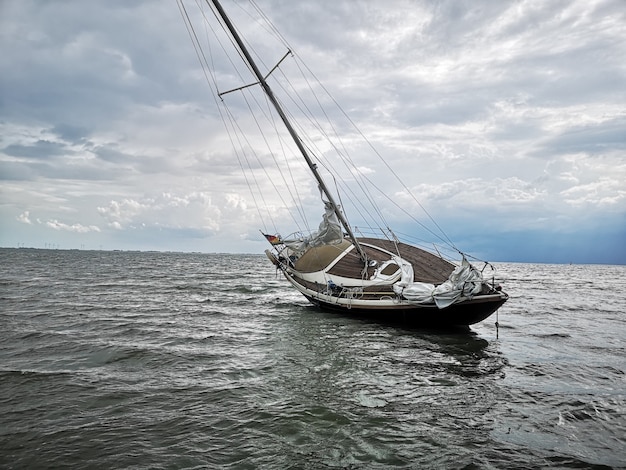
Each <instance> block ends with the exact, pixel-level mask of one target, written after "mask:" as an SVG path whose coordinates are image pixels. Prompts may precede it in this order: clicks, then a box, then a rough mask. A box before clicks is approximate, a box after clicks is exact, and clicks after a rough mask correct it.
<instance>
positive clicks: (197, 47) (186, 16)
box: [177, 0, 273, 223]
mask: <svg viewBox="0 0 626 470" xmlns="http://www.w3.org/2000/svg"><path fill="white" fill-rule="evenodd" d="M177 3H178V8H179V11H180V13H181V15H182V17H183V22H184V23H185V27H186V28H187V33H188V34H189V37H190V39H191V43H192V44H193V46H194V50H195V51H196V56H197V58H198V61H199V62H200V67H201V69H202V71H203V74H204V77H205V80H206V81H207V83H208V84H209V87H211V80H209V75H210V76H211V78H212V81H213V85H214V86H215V93H211V95H212V97H213V100H214V101H215V104H216V108H217V110H218V112H219V114H220V118H221V120H222V123H223V124H224V128H225V129H226V133H227V134H228V138H229V140H230V141H231V145H232V148H233V149H235V154H236V156H237V160H238V162H239V165H240V167H242V169H243V164H242V162H241V158H240V155H239V154H238V152H237V146H236V145H235V144H234V140H233V136H232V133H231V131H230V129H229V126H228V123H227V120H226V119H225V115H224V113H223V111H222V108H221V106H220V103H219V101H218V99H217V96H216V94H217V92H218V90H217V80H216V77H215V75H214V74H213V72H212V71H213V69H212V68H211V67H208V61H207V58H206V55H205V54H204V50H203V49H202V46H201V45H200V41H199V39H198V35H197V34H196V31H195V29H194V27H193V23H192V22H191V18H190V17H189V13H188V11H187V9H186V8H185V5H184V3H183V2H182V0H179V1H178V2H177ZM205 24H206V23H205ZM208 44H209V52H210V54H209V56H210V57H211V63H213V54H212V52H211V48H210V42H209V43H208ZM207 71H208V74H207ZM243 173H244V178H245V180H246V184H247V186H248V189H249V191H250V193H251V195H252V200H253V201H254V202H255V207H256V210H257V213H258V215H259V218H260V220H261V223H264V222H263V217H262V215H261V212H260V208H259V206H258V204H256V198H255V197H254V192H253V191H252V187H251V185H250V182H249V180H248V178H247V175H246V174H245V171H244V172H243ZM270 220H271V215H270ZM272 222H273V221H272Z"/></svg>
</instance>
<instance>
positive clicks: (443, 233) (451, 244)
mask: <svg viewBox="0 0 626 470" xmlns="http://www.w3.org/2000/svg"><path fill="white" fill-rule="evenodd" d="M303 65H304V67H306V69H307V70H308V71H309V73H310V74H311V75H312V76H313V77H314V78H315V80H316V81H317V82H318V83H319V85H320V86H321V87H322V89H323V90H324V91H325V92H326V93H327V95H328V97H329V98H330V99H331V100H333V102H334V103H335V105H336V106H337V107H338V109H339V110H340V111H341V112H342V114H343V115H344V116H345V117H346V119H348V121H349V122H350V123H351V124H352V126H353V127H354V129H355V130H356V131H357V132H358V133H359V135H360V136H361V137H362V138H363V139H364V140H365V142H366V143H367V144H368V145H369V147H370V148H371V149H372V150H373V151H374V153H375V154H376V155H377V156H378V158H379V159H380V160H381V161H382V162H383V163H384V164H385V166H386V167H387V169H388V170H389V171H390V172H391V173H392V174H393V176H394V177H395V178H396V179H397V180H398V182H399V183H400V184H401V185H402V187H403V188H404V189H405V190H406V191H407V193H408V194H409V195H410V196H411V197H412V198H413V200H414V201H415V202H416V203H417V204H418V205H419V206H420V208H421V209H422V211H423V212H424V213H425V214H426V215H427V216H428V218H429V219H430V221H431V222H432V223H433V224H434V225H435V227H437V229H438V230H439V231H440V232H441V234H442V235H443V237H444V238H445V239H446V240H447V242H448V243H449V244H450V246H454V243H453V242H452V240H450V238H449V237H448V236H447V234H446V233H445V232H444V230H443V229H442V228H441V227H440V226H439V224H438V223H437V222H436V221H435V219H434V218H433V217H432V216H431V215H430V213H429V212H428V211H427V210H426V208H425V207H424V206H422V204H421V203H420V202H419V201H418V200H417V198H416V197H415V196H414V195H413V193H412V192H411V190H410V189H409V188H408V187H407V186H406V184H405V183H404V182H403V181H402V179H400V177H399V176H398V175H397V173H396V172H395V171H394V170H393V168H391V166H390V165H389V164H388V163H387V162H386V161H385V159H384V158H383V157H382V155H381V154H380V153H379V152H378V150H376V147H374V145H373V144H372V143H371V142H370V141H369V139H368V138H367V137H366V136H365V135H364V134H363V132H362V131H361V130H360V129H359V128H358V127H357V125H356V124H355V123H354V121H353V120H352V119H351V118H350V116H348V114H347V113H346V112H345V111H344V109H343V108H342V107H341V105H340V104H339V103H338V102H337V101H336V100H335V98H333V96H332V95H331V94H330V92H329V91H328V90H327V89H326V87H324V85H323V84H322V83H321V82H320V80H319V79H318V78H317V76H316V75H315V74H314V73H313V71H312V70H311V69H310V68H309V67H308V66H307V65H306V64H305V63H304V62H303ZM442 241H443V239H442ZM455 249H457V248H456V247H455ZM457 251H459V250H458V249H457Z"/></svg>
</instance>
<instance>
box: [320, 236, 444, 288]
mask: <svg viewBox="0 0 626 470" xmlns="http://www.w3.org/2000/svg"><path fill="white" fill-rule="evenodd" d="M358 241H359V242H360V243H363V244H365V245H363V249H364V250H365V253H366V255H367V257H368V259H370V260H375V261H377V262H378V263H379V265H380V264H382V263H384V262H385V261H387V260H388V259H389V254H388V253H386V252H385V251H381V250H379V249H377V248H376V247H379V248H382V249H383V250H387V251H389V252H392V253H397V254H399V255H400V257H401V258H403V259H405V260H406V261H408V262H409V263H411V264H412V265H413V271H414V276H413V280H414V281H415V282H428V283H430V284H435V285H436V284H441V283H442V282H444V281H446V280H447V279H448V277H449V276H450V274H451V273H452V271H453V270H454V268H455V266H454V264H452V263H450V262H448V261H446V260H444V259H441V258H439V257H438V256H436V255H434V254H432V253H429V252H428V251H425V250H422V249H421V248H417V247H414V246H411V245H407V244H406V243H398V245H397V249H396V245H395V244H394V243H393V242H392V241H389V240H382V239H377V238H359V239H358ZM369 245H371V246H369ZM398 251H399V253H398ZM362 269H363V262H362V261H361V259H360V258H359V255H358V254H357V252H356V251H355V250H352V251H351V252H350V253H348V254H347V255H346V256H344V257H343V258H342V259H341V260H340V261H339V262H338V263H337V264H336V265H335V266H333V267H332V269H331V270H330V271H329V273H330V274H333V275H336V276H343V277H354V276H355V273H360V272H361V271H362ZM375 269H376V267H368V270H367V274H365V275H364V276H363V277H364V278H366V279H367V278H369V277H370V276H372V275H373V274H374V271H375Z"/></svg>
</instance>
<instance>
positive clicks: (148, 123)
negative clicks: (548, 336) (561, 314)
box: [0, 0, 626, 264]
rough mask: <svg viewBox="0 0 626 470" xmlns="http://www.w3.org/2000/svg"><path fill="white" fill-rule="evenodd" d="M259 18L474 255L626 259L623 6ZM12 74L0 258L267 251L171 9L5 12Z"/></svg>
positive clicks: (4, 109)
mask: <svg viewBox="0 0 626 470" xmlns="http://www.w3.org/2000/svg"><path fill="white" fill-rule="evenodd" d="M189 3H191V2H189ZM238 3H239V2H238ZM241 3H243V2H241ZM223 4H224V7H225V8H226V9H227V10H229V11H232V12H233V15H234V16H236V17H237V18H238V19H243V20H245V19H246V16H245V15H244V14H243V13H242V12H243V11H244V10H243V9H242V8H240V6H238V5H235V4H234V2H232V1H231V0H223ZM257 4H258V5H259V6H260V7H261V9H262V10H263V11H264V12H265V14H266V15H267V16H268V17H269V18H270V19H271V20H272V22H273V24H274V25H275V26H276V27H277V28H278V29H279V30H280V31H281V33H282V35H283V36H284V38H285V39H286V40H287V41H288V42H289V44H290V45H291V46H292V47H293V48H294V50H295V51H296V53H297V54H298V57H299V58H300V59H302V60H303V61H304V62H305V63H306V64H307V66H308V67H309V68H311V69H312V70H313V71H314V72H315V74H316V76H317V77H318V78H319V79H320V80H321V82H322V83H323V84H324V86H325V87H326V88H327V89H328V90H329V91H330V92H331V93H332V95H333V97H334V98H335V99H336V100H337V102H338V103H340V104H341V105H342V107H343V109H345V110H346V112H347V113H348V114H349V115H350V117H351V119H352V120H353V121H354V122H355V123H356V124H357V126H358V127H359V129H361V131H362V132H363V133H364V134H366V135H367V137H368V138H369V140H370V142H371V143H372V144H373V145H374V146H375V147H376V148H377V149H378V150H379V152H380V153H381V155H383V156H384V158H385V161H386V163H387V164H388V165H390V166H391V167H393V168H395V169H396V171H398V173H400V174H401V175H402V179H403V181H404V183H405V184H406V185H407V186H408V187H409V188H410V189H411V191H412V192H413V194H415V196H416V197H417V198H418V199H419V201H420V203H421V204H422V205H423V206H424V207H426V208H427V209H428V212H429V213H430V214H431V215H432V216H433V217H434V218H435V219H436V220H437V222H438V223H439V224H440V226H441V227H442V228H443V229H444V230H445V232H446V233H447V234H448V236H449V237H450V238H452V239H454V240H455V241H457V240H458V241H457V246H459V248H461V249H463V250H465V251H468V252H470V253H474V254H476V255H478V256H481V257H484V258H487V259H489V260H491V261H527V262H577V263H621V264H624V263H626V4H625V3H624V1H623V0H564V1H559V0H550V1H544V0H531V1H528V0H517V1H495V0H472V1H463V0H441V1H435V0H428V1H427V0H411V1H400V0H385V1H384V2H383V1H378V0H363V1H359V0H333V1H330V0H328V1H326V0H320V1H317V2H295V1H288V0H257ZM192 6H193V5H192ZM192 6H190V8H191V7H192ZM244 8H247V7H244ZM247 19H248V20H249V21H251V26H250V32H251V33H250V35H251V37H252V39H255V38H256V29H258V28H257V27H256V26H255V24H256V23H255V20H254V19H253V18H250V17H248V18H247ZM238 24H239V25H240V29H242V30H244V32H245V31H246V29H245V27H244V26H245V25H241V24H240V23H238ZM198 32H200V33H202V31H201V30H198ZM280 47H281V46H280V45H278V46H276V48H274V49H272V48H268V49H267V50H265V49H261V53H267V54H268V55H269V56H270V57H267V61H268V63H272V62H274V61H275V60H276V59H278V58H280V56H281V55H282V54H281V52H280ZM288 60H289V59H288ZM0 69H1V70H2V73H1V74H0V89H1V90H2V92H1V94H0V128H1V131H0V178H1V180H2V184H1V186H0V221H1V223H0V246H5V247H17V246H33V247H39V248H45V247H59V248H85V249H141V250H153V249H154V250H172V251H202V252H246V253H256V252H261V251H262V250H263V249H264V248H265V247H266V243H265V242H264V240H261V239H260V237H259V231H258V230H259V229H262V228H264V227H263V225H262V224H261V222H260V220H258V216H257V212H258V211H257V210H256V209H255V205H254V204H253V201H251V198H252V196H251V193H250V190H249V188H248V187H247V185H246V183H245V179H244V178H242V176H241V169H240V164H239V162H238V161H237V159H236V158H235V157H234V155H233V152H232V148H231V145H230V141H229V140H228V138H227V136H226V134H225V129H224V126H223V124H222V123H221V121H220V120H219V114H218V113H217V111H216V109H215V108H216V104H215V101H214V100H213V98H212V96H211V89H210V86H209V85H208V84H207V81H206V79H205V76H204V75H203V73H202V69H201V68H200V66H199V63H198V59H197V57H196V54H195V52H194V47H193V45H192V43H191V41H190V38H189V35H188V32H187V29H186V28H185V23H184V21H183V19H182V17H181V14H180V12H179V8H178V6H177V3H176V1H175V0H149V1H148V0H146V1H139V0H137V1H133V2H127V1H122V0H117V1H114V0H112V1H106V2H103V1H95V0H93V1H90V0H87V1H85V0H64V1H57V2H49V1H34V0H2V1H1V2H0ZM225 85H226V84H225ZM238 85H240V84H239V83H233V84H232V86H233V87H235V86H238ZM353 158H358V153H357V154H356V155H353ZM357 164H359V165H363V168H370V169H371V171H370V172H368V178H373V179H375V178H376V176H377V170H376V167H374V166H373V164H372V165H370V164H369V162H368V161H367V160H366V159H365V161H363V162H360V163H357ZM395 197H396V198H397V199H398V200H401V199H402V193H401V192H398V193H397V194H396V196H395ZM319 213H321V212H320V211H319V210H318V213H317V215H319ZM402 229H403V230H404V231H407V230H411V229H410V228H408V227H402Z"/></svg>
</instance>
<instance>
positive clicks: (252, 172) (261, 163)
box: [227, 96, 298, 225]
mask: <svg viewBox="0 0 626 470" xmlns="http://www.w3.org/2000/svg"><path fill="white" fill-rule="evenodd" d="M243 98H244V101H245V103H246V105H247V106H248V109H249V110H250V111H251V114H252V117H253V119H254V121H255V123H256V124H257V127H259V124H258V120H257V118H256V114H255V113H254V112H252V108H251V106H250V103H249V101H248V99H247V98H246V97H245V96H244V97H243ZM227 109H229V108H227ZM231 116H232V118H233V120H234V122H235V123H237V120H236V119H235V118H234V115H233V114H232V113H231ZM236 128H237V129H238V133H237V135H238V138H239V137H242V138H243V140H244V141H245V142H246V144H247V147H248V148H249V149H250V150H251V152H252V154H253V155H254V157H255V158H256V161H257V162H258V163H259V166H260V167H261V168H262V170H263V172H264V173H265V176H266V177H267V181H269V182H270V184H271V185H272V187H273V188H274V190H275V194H276V195H277V196H278V197H279V198H280V200H281V202H282V204H283V205H284V206H285V207H288V204H287V203H286V202H285V200H284V198H283V196H282V193H281V192H280V191H279V190H278V188H277V187H276V184H275V183H274V180H273V178H271V177H270V175H269V174H268V172H267V169H266V168H265V166H264V165H263V162H262V161H261V159H260V158H259V156H258V154H257V153H256V152H255V151H254V147H253V146H252V145H251V143H250V141H249V140H248V137H247V134H246V133H244V132H243V130H242V129H241V127H240V126H239V124H238V123H237V125H236ZM240 145H241V144H240ZM241 147H242V148H243V146H241ZM246 161H247V163H248V168H249V169H250V173H251V174H252V176H253V178H254V180H255V183H256V185H257V187H258V188H259V194H260V195H261V198H262V199H263V204H264V205H265V207H266V208H267V211H268V214H269V215H270V218H271V212H269V205H268V204H267V203H266V201H265V197H264V196H263V191H262V189H261V185H260V184H259V183H258V180H257V179H256V172H255V171H254V170H253V169H252V165H251V164H250V161H249V160H246ZM271 220H272V221H273V218H271ZM294 222H296V225H297V224H298V222H297V220H295V219H294Z"/></svg>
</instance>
